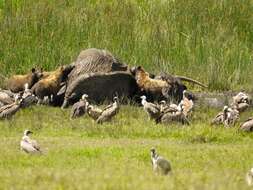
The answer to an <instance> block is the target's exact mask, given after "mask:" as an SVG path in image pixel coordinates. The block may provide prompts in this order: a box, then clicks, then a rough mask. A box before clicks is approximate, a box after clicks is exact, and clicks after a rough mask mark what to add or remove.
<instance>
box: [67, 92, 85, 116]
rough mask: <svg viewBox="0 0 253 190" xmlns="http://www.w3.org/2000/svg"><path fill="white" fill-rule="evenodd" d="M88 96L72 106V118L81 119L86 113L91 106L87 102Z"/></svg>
mask: <svg viewBox="0 0 253 190" xmlns="http://www.w3.org/2000/svg"><path fill="white" fill-rule="evenodd" d="M86 98H88V95H87V94H84V95H83V96H82V98H81V99H80V100H79V102H76V103H75V104H74V105H73V106H72V110H71V118H72V119H74V118H77V117H81V116H83V115H84V114H85V113H86V110H87V108H88V106H89V103H88V101H87V99H86Z"/></svg>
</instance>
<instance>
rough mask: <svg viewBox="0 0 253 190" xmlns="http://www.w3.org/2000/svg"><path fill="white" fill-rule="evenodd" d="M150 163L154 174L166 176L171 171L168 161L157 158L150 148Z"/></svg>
mask: <svg viewBox="0 0 253 190" xmlns="http://www.w3.org/2000/svg"><path fill="white" fill-rule="evenodd" d="M150 152H151V162H152V166H153V170H154V172H156V173H159V174H162V175H167V174H168V173H169V172H170V171H171V165H170V162H169V161H168V160H166V159H165V158H163V157H161V156H159V155H158V154H157V153H156V150H155V148H151V150H150Z"/></svg>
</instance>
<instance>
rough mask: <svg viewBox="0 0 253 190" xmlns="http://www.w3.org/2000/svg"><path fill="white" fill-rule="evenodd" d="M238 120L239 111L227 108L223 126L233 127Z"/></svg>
mask: <svg viewBox="0 0 253 190" xmlns="http://www.w3.org/2000/svg"><path fill="white" fill-rule="evenodd" d="M238 119H239V111H238V110H237V109H232V108H228V109H227V112H226V114H225V118H224V126H225V127H230V126H234V125H235V123H236V121H237V120H238Z"/></svg>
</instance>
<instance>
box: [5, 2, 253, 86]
mask: <svg viewBox="0 0 253 190" xmlns="http://www.w3.org/2000/svg"><path fill="white" fill-rule="evenodd" d="M252 11H253V1H251V0H241V1H238V0H204V1H194V0H168V1H164V0H157V1H155V2H154V1H147V0H123V1H117V0H108V1H103V0H85V1H80V0H38V1H33V0H0V44H1V46H0V67H1V71H0V73H1V74H4V75H6V76H8V75H11V74H13V73H23V72H27V70H29V69H30V68H31V67H32V66H37V67H43V68H44V69H47V70H50V69H54V68H55V67H56V65H59V64H68V63H70V62H71V61H73V60H75V59H76V57H77V55H78V54H79V52H80V51H81V50H82V49H86V48H90V47H96V48H104V49H107V50H109V51H111V52H113V53H114V54H115V55H116V56H118V57H119V58H120V59H121V60H123V61H124V62H126V63H128V64H129V65H143V66H144V67H145V68H146V69H147V70H149V71H155V72H156V73H158V72H160V71H161V70H163V71H168V72H171V73H176V74H178V75H187V76H190V77H194V78H195V79H198V80H200V81H202V82H204V83H206V84H208V85H209V88H210V89H211V90H228V89H242V88H244V89H247V90H252V83H251V81H252V80H253V75H252V74H251V73H252V69H253V64H252V48H253V46H252V44H253V14H252ZM242 85H243V87H242Z"/></svg>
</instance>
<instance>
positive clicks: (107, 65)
mask: <svg viewBox="0 0 253 190" xmlns="http://www.w3.org/2000/svg"><path fill="white" fill-rule="evenodd" d="M72 65H74V66H75V68H74V69H73V70H72V71H71V72H70V73H69V75H68V80H67V82H66V85H64V86H63V87H62V88H61V90H60V91H59V92H58V95H57V99H58V101H57V102H61V101H63V98H64V93H65V92H66V90H68V88H69V87H71V86H72V84H73V83H74V82H75V81H76V79H77V78H78V77H79V76H81V75H83V74H87V73H96V72H103V73H108V72H113V71H127V69H128V66H127V65H125V64H123V63H121V62H120V61H119V60H118V59H117V58H116V57H115V56H113V55H112V54H111V53H110V52H109V51H106V50H102V49H96V48H91V49H86V50H83V51H81V53H80V54H79V56H78V57H77V60H76V61H75V62H74V63H72Z"/></svg>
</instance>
